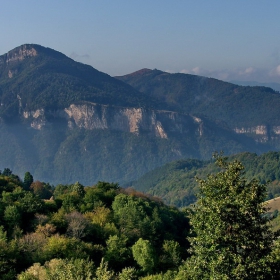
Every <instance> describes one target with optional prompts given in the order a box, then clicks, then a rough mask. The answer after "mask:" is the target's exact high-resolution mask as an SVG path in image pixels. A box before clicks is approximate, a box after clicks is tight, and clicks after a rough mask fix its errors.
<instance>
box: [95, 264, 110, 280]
mask: <svg viewBox="0 0 280 280" xmlns="http://www.w3.org/2000/svg"><path fill="white" fill-rule="evenodd" d="M113 277H114V272H113V271H110V270H109V269H108V262H105V261H104V259H102V260H101V262H100V265H99V267H98V268H97V269H96V277H95V278H93V279H94V280H111V279H113Z"/></svg>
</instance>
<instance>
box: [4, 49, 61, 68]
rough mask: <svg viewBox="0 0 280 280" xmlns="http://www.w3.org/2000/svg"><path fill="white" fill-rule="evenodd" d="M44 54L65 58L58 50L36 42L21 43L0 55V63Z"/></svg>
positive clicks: (8, 62)
mask: <svg viewBox="0 0 280 280" xmlns="http://www.w3.org/2000/svg"><path fill="white" fill-rule="evenodd" d="M40 54H44V55H47V56H52V57H56V58H66V56H65V55H64V54H62V53H60V52H58V51H55V50H53V49H50V48H45V47H43V46H41V45H37V44H23V45H21V46H19V47H16V48H14V49H12V50H11V51H9V52H8V53H6V54H3V55H1V56H0V65H1V64H10V63H14V62H19V61H22V60H24V59H26V58H32V57H34V56H37V55H40Z"/></svg>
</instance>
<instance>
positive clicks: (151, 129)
mask: <svg viewBox="0 0 280 280" xmlns="http://www.w3.org/2000/svg"><path fill="white" fill-rule="evenodd" d="M23 117H24V118H25V119H26V120H28V121H29V123H30V126H31V127H32V128H34V129H41V128H42V127H43V126H45V125H46V124H47V123H48V119H50V117H52V119H53V117H59V118H62V119H65V120H67V122H68V127H69V128H70V129H71V128H73V127H75V126H77V127H80V128H84V129H88V130H94V129H110V130H117V131H123V132H130V133H133V134H136V135H139V134H144V133H145V134H149V135H151V136H155V137H159V138H165V139H167V138H169V135H170V134H174V133H180V134H184V133H196V134H198V135H200V136H201V135H202V133H203V130H202V125H203V122H202V120H201V119H199V118H197V117H193V116H190V115H185V114H179V113H176V112H171V111H157V110H148V109H143V108H125V107H117V106H107V105H100V104H95V103H87V104H80V105H77V104H71V105H70V106H69V107H68V108H65V109H64V110H57V111H46V110H44V109H38V110H35V111H24V112H23Z"/></svg>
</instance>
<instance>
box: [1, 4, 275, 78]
mask: <svg viewBox="0 0 280 280" xmlns="http://www.w3.org/2000/svg"><path fill="white" fill-rule="evenodd" d="M0 38H1V41H0V42H1V43H0V55H2V54H4V53H6V52H8V51H9V50H11V49H13V48H15V47H17V46H19V45H22V44H24V43H36V44H40V45H43V46H45V47H50V48H53V49H55V50H58V51H60V52H62V53H64V54H66V55H67V56H70V57H72V58H73V59H75V60H77V61H80V62H83V63H86V64H90V65H92V66H93V67H94V68H96V69H98V70H100V71H103V72H106V73H108V74H109V75H112V76H114V75H124V74H128V73H131V72H134V71H136V70H139V69H141V68H150V69H154V68H157V69H160V70H163V71H169V72H182V73H192V74H198V75H203V76H207V77H215V78H219V79H223V80H248V81H249V80H251V81H258V82H278V83H280V1H279V0H271V1H264V0H246V1H244V0H234V1H233V0H232V1H230V0H210V1H206V0H193V1H188V0H185V1H183V0H181V1H179V0H172V1H171V0H169V1H167V0H160V1H159V0H149V1H147V0H142V1H134V0H111V1H109V0H79V1H78V0H77V1H74V0H67V1H66V0H56V1H54V0H48V1H43V0H36V1H35V0H26V1H22V0H17V1H16V0H9V1H2V3H1V17H0Z"/></svg>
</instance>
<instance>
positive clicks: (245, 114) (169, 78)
mask: <svg viewBox="0 0 280 280" xmlns="http://www.w3.org/2000/svg"><path fill="white" fill-rule="evenodd" d="M116 78H118V79H119V80H121V81H124V82H126V83H128V84H129V85H131V86H133V87H134V88H136V89H137V90H139V91H141V92H143V93H145V94H147V95H149V96H152V97H156V98H161V99H162V100H164V101H165V102H166V103H168V105H169V106H170V107H171V108H172V110H175V111H180V112H183V113H187V114H194V115H197V116H203V115H204V116H207V117H208V118H211V119H212V120H219V121H222V122H225V123H226V124H227V125H228V126H229V127H230V128H231V129H232V130H234V131H235V132H236V133H241V134H246V135H248V136H249V137H253V138H254V139H255V140H256V141H258V142H268V143H270V144H271V145H274V147H275V148H279V147H280V145H279V134H280V94H279V92H276V91H274V90H272V89H271V88H267V87H250V86H246V87H245V86H238V85H235V84H231V83H227V82H223V81H219V80H216V79H212V78H206V77H201V76H196V75H189V74H180V73H176V74H170V73H166V72H162V71H159V70H149V69H142V70H140V71H137V72H134V73H132V74H129V75H125V76H121V77H116Z"/></svg>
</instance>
